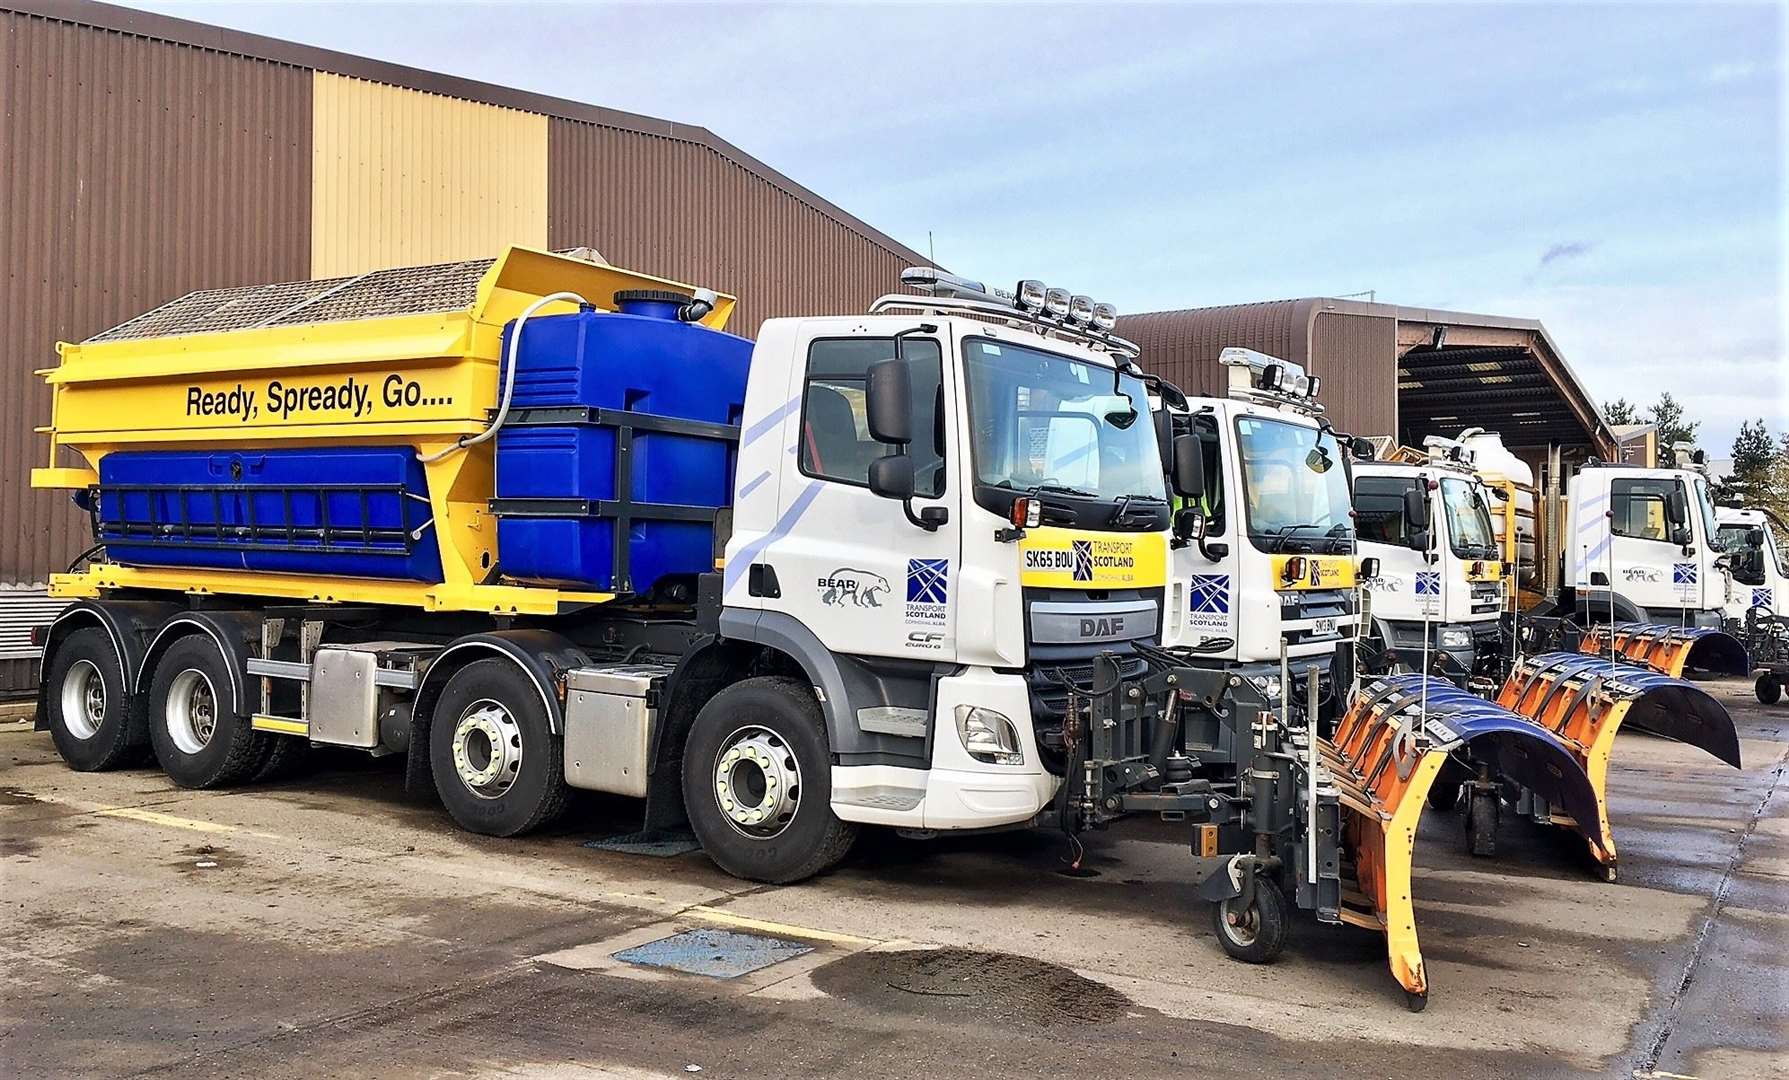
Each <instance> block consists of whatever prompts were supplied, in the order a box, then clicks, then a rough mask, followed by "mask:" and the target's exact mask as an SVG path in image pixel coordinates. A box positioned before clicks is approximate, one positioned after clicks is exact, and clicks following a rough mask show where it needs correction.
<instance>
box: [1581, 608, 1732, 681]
mask: <svg viewBox="0 0 1789 1080" xmlns="http://www.w3.org/2000/svg"><path fill="white" fill-rule="evenodd" d="M1578 651H1579V652H1581V653H1584V654H1586V655H1589V656H1602V657H1606V658H1612V659H1625V660H1627V661H1629V662H1630V663H1635V664H1640V665H1642V666H1644V667H1649V668H1651V669H1652V670H1654V671H1656V672H1658V673H1659V674H1661V675H1669V676H1671V677H1672V678H1677V679H1680V678H1682V677H1683V674H1684V672H1686V671H1699V672H1706V673H1708V674H1710V675H1737V676H1741V677H1743V676H1746V675H1750V674H1751V673H1752V665H1751V661H1750V659H1749V658H1747V656H1746V648H1745V646H1744V645H1742V644H1740V642H1739V639H1738V638H1736V637H1734V636H1733V635H1731V634H1729V633H1727V632H1725V631H1723V630H1716V629H1714V628H1712V627H1707V626H1669V625H1666V624H1664V623H1632V622H1630V623H1616V624H1614V625H1613V626H1593V627H1591V628H1590V630H1589V631H1587V632H1586V633H1585V634H1584V637H1583V639H1582V640H1580V641H1579V642H1578Z"/></svg>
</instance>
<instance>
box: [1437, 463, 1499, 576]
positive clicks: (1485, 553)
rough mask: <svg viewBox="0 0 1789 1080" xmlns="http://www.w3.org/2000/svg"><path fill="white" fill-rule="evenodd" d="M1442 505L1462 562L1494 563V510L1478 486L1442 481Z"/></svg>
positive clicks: (1495, 554) (1495, 552) (1448, 534)
mask: <svg viewBox="0 0 1789 1080" xmlns="http://www.w3.org/2000/svg"><path fill="white" fill-rule="evenodd" d="M1441 505H1442V506H1443V507H1445V508H1446V510H1447V536H1448V543H1449V544H1450V545H1452V547H1453V549H1454V554H1455V555H1457V556H1459V557H1460V558H1462V559H1494V558H1496V557H1497V540H1496V538H1495V537H1494V536H1493V535H1492V533H1491V509H1490V507H1488V506H1486V505H1485V497H1484V495H1483V494H1482V493H1481V492H1480V491H1479V489H1478V485H1476V484H1472V483H1469V482H1467V481H1465V480H1447V479H1443V480H1442V481H1441Z"/></svg>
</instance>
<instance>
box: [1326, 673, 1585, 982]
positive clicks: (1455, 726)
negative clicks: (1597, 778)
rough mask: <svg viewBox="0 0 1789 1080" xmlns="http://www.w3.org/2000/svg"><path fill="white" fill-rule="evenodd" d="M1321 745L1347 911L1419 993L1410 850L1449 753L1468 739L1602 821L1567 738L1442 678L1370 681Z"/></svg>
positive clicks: (1560, 801)
mask: <svg viewBox="0 0 1789 1080" xmlns="http://www.w3.org/2000/svg"><path fill="white" fill-rule="evenodd" d="M1425 706H1426V712H1425ZM1321 746H1322V752H1323V761H1324V764H1325V766H1326V767H1327V768H1328V770H1329V772H1330V773H1331V774H1332V775H1333V777H1334V778H1335V782H1336V787H1337V788H1338V789H1339V790H1340V792H1341V803H1342V816H1343V831H1344V841H1345V844H1346V846H1347V848H1348V849H1349V850H1350V851H1351V853H1352V854H1353V856H1354V865H1355V878H1356V880H1357V881H1358V883H1359V892H1358V893H1352V894H1350V893H1345V894H1344V905H1343V909H1342V917H1343V919H1344V921H1347V922H1350V923H1353V924H1355V925H1358V926H1366V927H1371V928H1374V929H1379V930H1382V931H1383V932H1384V933H1385V938H1386V954H1387V961H1388V963H1389V964H1390V967H1391V972H1392V975H1393V977H1394V978H1396V979H1397V980H1398V982H1399V984H1400V985H1402V986H1403V987H1404V990H1405V992H1406V993H1408V994H1410V995H1413V996H1414V997H1415V998H1417V999H1421V998H1422V997H1424V996H1425V995H1426V994H1427V993H1428V980H1427V977H1426V975H1425V974H1424V972H1423V962H1422V951H1421V949H1420V948H1419V947H1418V944H1417V940H1416V915H1415V910H1414V908H1413V906H1412V904H1411V901H1410V863H1411V854H1412V849H1413V848H1414V847H1415V845H1416V832H1417V825H1418V823H1419V821H1420V820H1421V818H1422V811H1423V806H1424V804H1425V802H1426V800H1427V796H1428V793H1429V788H1430V787H1431V786H1433V785H1434V783H1435V778H1436V776H1437V774H1439V773H1440V771H1441V766H1442V764H1443V763H1444V762H1445V761H1446V760H1447V757H1448V755H1449V754H1450V753H1452V752H1453V751H1455V750H1459V749H1462V748H1464V747H1467V746H1470V747H1471V749H1472V753H1473V754H1474V756H1476V757H1478V758H1479V759H1480V760H1485V761H1489V762H1492V763H1494V764H1495V765H1496V766H1497V767H1498V768H1499V769H1502V770H1504V771H1505V772H1506V774H1507V775H1509V776H1510V777H1511V778H1512V779H1516V780H1517V781H1518V782H1520V783H1523V784H1528V785H1531V786H1533V787H1534V790H1536V791H1538V792H1542V793H1543V794H1545V796H1546V797H1547V798H1548V799H1550V800H1553V801H1555V803H1556V804H1557V805H1560V806H1565V807H1570V808H1575V810H1576V812H1577V813H1581V814H1584V815H1585V819H1584V820H1586V821H1592V820H1595V817H1594V815H1595V813H1596V808H1597V800H1596V792H1595V790H1594V789H1593V788H1592V786H1591V783H1590V778H1589V777H1588V776H1586V775H1585V773H1584V769H1583V767H1582V766H1581V765H1579V763H1578V760H1577V758H1576V756H1575V755H1574V754H1573V752H1572V750H1571V748H1570V747H1569V746H1567V745H1566V744H1565V743H1564V742H1563V741H1562V740H1561V739H1560V738H1559V737H1558V736H1557V735H1555V734H1553V733H1552V732H1549V731H1546V730H1544V729H1542V728H1540V727H1538V726H1536V725H1535V724H1533V723H1530V722H1529V721H1527V720H1525V719H1523V718H1522V717H1521V716H1518V715H1517V714H1515V713H1513V712H1511V711H1510V710H1509V709H1506V708H1504V707H1502V706H1501V705H1497V704H1495V703H1493V702H1489V701H1486V700H1485V699H1483V698H1480V697H1477V696H1475V695H1473V694H1470V693H1467V692H1466V691H1464V690H1461V689H1460V688H1459V687H1456V686H1454V685H1453V684H1452V683H1449V682H1447V681H1445V680H1443V679H1438V678H1433V677H1427V676H1423V675H1417V674H1405V675H1387V676H1381V677H1378V678H1374V679H1371V680H1368V681H1367V682H1366V683H1364V684H1363V685H1362V687H1361V689H1360V692H1359V693H1358V694H1357V695H1356V696H1355V699H1354V701H1353V702H1352V703H1351V704H1350V706H1349V708H1348V712H1347V713H1346V714H1345V715H1344V716H1343V717H1342V719H1341V721H1340V723H1338V724H1337V726H1336V732H1335V737H1334V738H1333V739H1331V740H1325V741H1324V742H1323V743H1322V744H1321ZM1586 835H1587V838H1588V839H1589V840H1590V841H1591V843H1592V844H1595V843H1597V842H1598V838H1597V837H1594V836H1589V834H1586Z"/></svg>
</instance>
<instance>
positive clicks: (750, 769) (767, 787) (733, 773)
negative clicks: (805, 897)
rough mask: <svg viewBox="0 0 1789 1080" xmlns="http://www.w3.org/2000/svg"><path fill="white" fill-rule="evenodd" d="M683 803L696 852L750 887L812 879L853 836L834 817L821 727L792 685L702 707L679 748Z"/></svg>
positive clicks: (762, 684)
mask: <svg viewBox="0 0 1789 1080" xmlns="http://www.w3.org/2000/svg"><path fill="white" fill-rule="evenodd" d="M683 799H684V805H685V806H686V807H687V809H688V813H689V818H690V827H691V828H692V829H693V830H694V831H695V834H696V839H698V840H700V841H701V842H702V850H703V851H705V852H707V853H708V857H709V858H711V859H713V860H714V861H715V864H716V865H718V866H719V867H720V868H721V869H722V870H725V871H726V872H727V873H729V874H732V875H733V876H735V877H741V878H745V879H747V880H750V881H767V882H771V883H773V884H778V885H782V884H787V883H788V882H791V881H800V880H802V879H803V878H809V877H812V876H814V875H815V874H818V873H820V872H821V871H823V870H825V869H827V868H828V867H831V866H833V865H834V864H835V863H837V862H838V861H839V860H840V859H842V858H844V857H845V853H846V852H847V851H849V850H850V849H851V842H852V840H854V839H855V838H856V836H857V826H856V825H855V824H852V823H850V822H845V821H840V820H839V819H838V817H837V816H835V815H834V814H833V812H832V806H831V801H832V753H831V751H830V749H829V747H828V744H827V739H826V719H825V717H824V716H822V715H821V713H820V703H819V702H818V701H816V700H815V699H814V691H813V688H812V687H810V686H808V685H807V684H805V683H803V682H801V681H800V680H797V679H789V678H757V679H746V680H745V681H743V682H739V683H735V684H733V685H732V686H729V687H728V688H726V689H725V690H722V691H721V692H720V693H718V694H716V695H715V696H714V697H713V698H712V699H710V700H709V702H708V704H707V705H704V706H703V707H702V711H701V712H700V713H698V714H697V715H696V722H695V725H694V727H692V728H691V729H690V734H689V741H688V742H687V743H686V744H685V745H684V751H683Z"/></svg>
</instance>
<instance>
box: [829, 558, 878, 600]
mask: <svg viewBox="0 0 1789 1080" xmlns="http://www.w3.org/2000/svg"><path fill="white" fill-rule="evenodd" d="M820 588H821V590H822V591H821V593H820V602H821V603H823V604H830V605H832V606H834V607H843V606H844V604H845V601H847V600H850V601H852V602H854V603H856V604H857V606H858V607H867V608H877V607H881V606H882V598H881V597H882V594H885V593H887V592H888V589H889V586H888V579H887V578H885V577H883V576H882V575H881V574H873V573H871V572H870V571H868V570H853V569H852V568H851V567H849V566H841V567H839V568H838V569H837V570H834V571H833V572H832V573H830V574H828V575H826V576H825V577H823V578H821V579H820Z"/></svg>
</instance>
